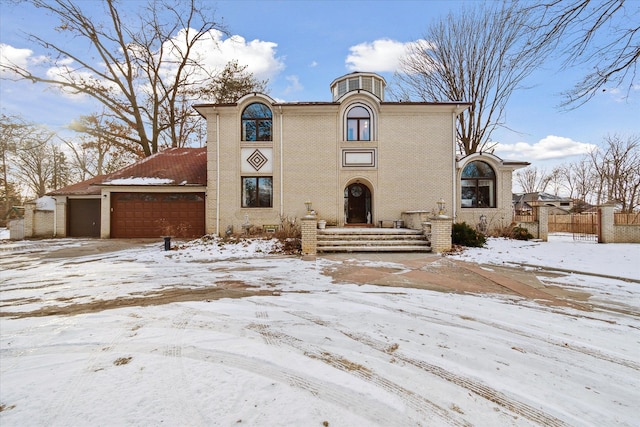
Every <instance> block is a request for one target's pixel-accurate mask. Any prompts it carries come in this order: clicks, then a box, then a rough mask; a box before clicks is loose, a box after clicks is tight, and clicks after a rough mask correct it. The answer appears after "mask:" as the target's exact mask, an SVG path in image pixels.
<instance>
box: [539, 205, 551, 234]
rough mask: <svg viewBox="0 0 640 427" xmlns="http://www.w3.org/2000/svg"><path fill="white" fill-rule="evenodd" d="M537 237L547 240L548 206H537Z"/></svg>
mask: <svg viewBox="0 0 640 427" xmlns="http://www.w3.org/2000/svg"><path fill="white" fill-rule="evenodd" d="M537 209H538V239H540V240H542V241H543V242H548V241H549V210H550V207H549V206H538V207H537Z"/></svg>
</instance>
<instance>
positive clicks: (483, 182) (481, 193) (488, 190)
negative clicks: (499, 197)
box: [478, 179, 495, 208]
mask: <svg viewBox="0 0 640 427" xmlns="http://www.w3.org/2000/svg"><path fill="white" fill-rule="evenodd" d="M494 200H495V197H494V196H493V181H492V180H489V179H480V180H478V207H479V208H495V205H494V204H493V203H494Z"/></svg>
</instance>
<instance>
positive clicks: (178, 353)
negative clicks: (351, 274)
mask: <svg viewBox="0 0 640 427" xmlns="http://www.w3.org/2000/svg"><path fill="white" fill-rule="evenodd" d="M86 243H87V242H86V241H81V240H72V239H58V240H47V241H33V242H11V243H8V242H5V243H2V244H0V279H1V280H0V307H1V314H2V317H0V332H1V339H0V375H1V377H0V405H1V407H0V409H1V411H0V425H1V426H3V427H6V426H26V425H30V426H31V425H47V426H85V425H104V426H118V425H137V426H147V425H149V426H158V425H170V426H186V425H188V426H230V425H242V426H276V425H277V426H323V425H328V426H414V425H424V426H440V425H477V426H502V425H518V426H521V425H544V426H553V425H575V426H582V425H593V426H612V425H621V426H637V425H638V420H639V419H640V418H639V417H640V415H639V410H638V408H639V407H640V391H639V390H640V289H639V287H640V245H631V244H628V245H598V244H596V243H588V242H573V241H572V239H571V238H570V237H567V236H552V238H551V239H550V241H549V242H546V243H534V242H520V241H511V240H504V239H490V241H489V244H488V246H487V248H484V249H469V250H467V251H465V252H464V253H462V254H459V255H456V256H449V257H447V258H448V259H450V260H456V261H455V262H469V263H481V264H482V268H483V269H486V270H487V271H491V270H492V269H494V268H498V267H500V268H502V267H504V266H506V265H515V266H518V267H517V268H519V269H528V270H530V271H532V272H533V273H534V274H537V272H538V271H540V275H539V280H540V282H541V284H542V285H544V286H552V287H556V288H558V287H559V288H566V289H567V290H568V291H571V292H573V293H574V294H576V295H577V294H580V295H583V296H584V298H583V299H582V300H581V302H582V303H583V304H584V305H585V306H588V307H590V309H589V310H577V309H572V308H565V307H561V306H560V307H559V306H548V305H543V304H539V303H537V302H535V301H532V300H527V299H524V298H522V297H519V296H517V295H505V294H503V295H497V294H490V293H480V294H462V293H444V292H435V291H429V290H421V289H415V288H404V287H383V286H374V285H371V284H364V285H357V284H352V283H336V282H334V280H333V279H332V277H331V275H330V274H329V272H330V271H331V270H334V269H339V268H345V265H347V264H348V265H349V268H363V269H366V268H380V269H386V270H389V271H394V272H395V273H393V274H398V275H402V274H407V273H406V272H407V271H408V267H407V266H406V265H403V264H402V263H401V262H398V260H397V257H396V258H394V259H393V261H388V262H383V261H379V260H377V261H371V260H366V259H364V258H362V257H361V256H359V257H355V256H354V257H353V259H348V263H347V262H346V261H347V260H346V259H343V260H339V259H335V258H331V257H318V259H317V260H316V261H302V260H300V259H299V258H297V257H291V256H283V255H278V254H276V255H273V254H269V253H271V252H274V251H275V250H276V249H277V247H275V246H274V245H275V243H274V242H272V241H253V242H245V243H241V244H226V245H224V246H222V247H220V246H219V245H218V244H216V242H214V241H199V242H192V243H189V244H185V245H183V247H182V249H180V250H173V251H167V252H165V251H162V250H161V249H162V244H161V243H151V244H141V245H139V246H137V247H132V248H127V249H119V250H111V251H107V250H103V251H87V253H86V254H81V255H78V256H73V257H71V256H66V255H65V254H66V253H68V252H65V251H73V250H74V249H75V250H78V249H80V250H83V248H84V247H85V246H83V245H84V244H86ZM87 247H89V246H87ZM425 256H427V257H435V256H436V255H425ZM451 262H453V261H451ZM437 264H438V263H437V262H436V263H434V265H436V266H437ZM522 264H526V266H523V265H522ZM550 270H557V273H553V274H550V273H549V271H550ZM543 272H544V274H542V273H543Z"/></svg>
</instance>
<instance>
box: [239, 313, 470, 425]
mask: <svg viewBox="0 0 640 427" xmlns="http://www.w3.org/2000/svg"><path fill="white" fill-rule="evenodd" d="M289 314H293V315H295V316H297V315H296V314H295V313H289ZM297 317H300V316H297ZM305 320H306V319H305ZM248 328H251V329H253V330H255V331H256V332H258V333H259V334H261V335H263V336H265V340H266V341H267V343H270V344H272V345H280V344H282V345H287V346H289V347H293V348H295V349H297V350H300V351H301V352H302V353H303V354H304V355H305V356H307V357H309V358H311V359H316V360H320V361H322V362H324V363H326V364H328V365H329V366H332V367H334V368H336V369H339V370H341V371H343V372H346V373H348V374H350V375H353V376H355V377H357V378H359V379H361V380H363V381H365V382H367V383H370V384H372V385H374V386H376V387H379V388H381V389H383V390H385V391H386V392H388V393H390V394H392V395H394V396H397V397H398V398H400V399H401V401H402V402H404V404H405V405H407V407H409V408H410V409H411V410H412V411H414V412H415V413H418V414H421V418H420V419H425V420H426V419H429V420H432V418H433V417H434V416H435V417H438V419H439V420H440V422H439V423H438V425H467V424H468V422H467V421H465V420H459V419H458V418H459V417H460V415H459V414H457V413H454V412H451V411H449V410H447V409H445V408H443V407H441V406H439V405H437V404H436V403H434V402H432V401H430V400H429V399H426V398H425V397H423V396H420V395H418V394H416V393H415V392H413V391H411V390H409V389H407V388H406V387H403V386H402V385H400V384H397V383H395V382H393V381H391V380H389V379H388V378H385V377H384V376H382V375H379V374H377V373H376V372H374V371H373V370H371V369H369V368H366V367H364V366H362V365H360V364H358V363H355V362H352V361H350V360H348V359H346V358H344V357H342V356H340V355H339V354H336V353H332V352H329V351H327V350H325V349H323V348H321V347H317V346H315V345H313V344H308V343H306V342H304V341H302V340H300V339H298V338H296V337H293V336H291V335H288V334H285V333H283V332H278V331H274V330H271V328H270V327H268V325H264V324H262V325H256V324H252V325H249V326H248ZM353 404H354V405H362V404H363V402H362V401H358V402H354V403H353ZM378 421H379V420H378ZM390 422H391V425H393V424H395V423H397V419H394V418H391V419H390ZM411 422H412V423H414V422H415V420H412V421H411ZM381 424H382V425H385V424H386V423H381Z"/></svg>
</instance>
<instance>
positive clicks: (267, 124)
mask: <svg viewBox="0 0 640 427" xmlns="http://www.w3.org/2000/svg"><path fill="white" fill-rule="evenodd" d="M271 125H272V114H271V110H270V109H269V107H267V106H266V105H264V104H261V103H259V102H255V103H253V104H251V105H249V106H248V107H247V108H245V109H244V111H243V112H242V140H243V141H272V137H271Z"/></svg>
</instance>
